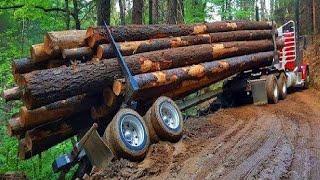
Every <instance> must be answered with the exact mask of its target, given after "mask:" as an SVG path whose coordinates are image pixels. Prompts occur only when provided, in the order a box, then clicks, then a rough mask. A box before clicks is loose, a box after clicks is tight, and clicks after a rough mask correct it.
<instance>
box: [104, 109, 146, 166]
mask: <svg viewBox="0 0 320 180" xmlns="http://www.w3.org/2000/svg"><path fill="white" fill-rule="evenodd" d="M104 136H105V139H106V141H107V143H108V144H109V145H110V146H111V150H113V152H114V153H115V155H116V156H117V157H118V158H119V157H123V158H127V159H130V160H133V161H136V160H142V159H143V158H144V156H145V155H146V152H147V150H148V147H149V144H150V140H149V132H148V129H147V126H146V124H145V122H144V121H143V118H142V117H141V116H140V115H139V114H138V113H137V112H135V111H133V110H131V109H127V108H124V109H120V111H118V113H117V114H116V115H115V116H114V118H113V119H112V121H111V123H110V124H109V125H108V127H107V129H106V131H105V135H104Z"/></svg>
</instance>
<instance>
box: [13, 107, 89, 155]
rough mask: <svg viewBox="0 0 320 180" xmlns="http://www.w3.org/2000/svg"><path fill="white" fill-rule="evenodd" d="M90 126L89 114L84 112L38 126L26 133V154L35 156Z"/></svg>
mask: <svg viewBox="0 0 320 180" xmlns="http://www.w3.org/2000/svg"><path fill="white" fill-rule="evenodd" d="M92 124H93V120H92V118H91V117H90V112H88V111H84V112H82V113H80V114H76V115H73V116H72V117H69V118H67V119H60V120H57V121H54V122H51V123H47V124H44V125H41V126H38V127H36V128H34V129H32V130H29V131H27V132H26V136H25V144H26V147H27V152H30V153H31V154H32V156H34V155H37V154H39V153H41V152H43V151H45V150H47V149H49V148H50V147H52V146H54V145H57V144H59V143H61V142H63V141H65V140H66V139H68V138H70V137H72V136H74V135H76V134H77V133H78V132H79V131H80V130H83V129H86V128H89V127H90V126H91V125H92ZM19 151H20V150H19Z"/></svg>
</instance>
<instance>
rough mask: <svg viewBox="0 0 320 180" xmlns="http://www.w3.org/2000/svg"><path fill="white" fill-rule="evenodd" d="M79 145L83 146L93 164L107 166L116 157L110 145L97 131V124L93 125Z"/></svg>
mask: <svg viewBox="0 0 320 180" xmlns="http://www.w3.org/2000/svg"><path fill="white" fill-rule="evenodd" d="M79 146H81V147H83V149H84V151H85V153H86V155H87V157H88V159H89V160H90V162H91V164H92V166H95V167H97V168H105V167H106V166H108V164H109V163H110V162H111V160H112V158H113V157H114V155H113V153H112V151H111V150H110V148H109V147H108V145H107V144H106V143H105V142H104V141H103V139H102V138H101V137H100V136H99V134H98V132H97V126H95V125H94V126H93V127H92V128H91V129H90V130H89V131H88V132H87V133H86V134H85V136H84V137H83V138H82V139H81V140H80V142H79Z"/></svg>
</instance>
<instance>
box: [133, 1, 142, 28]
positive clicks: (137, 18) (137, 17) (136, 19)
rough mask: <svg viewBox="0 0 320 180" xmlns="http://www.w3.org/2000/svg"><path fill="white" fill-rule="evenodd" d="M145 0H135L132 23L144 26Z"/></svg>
mask: <svg viewBox="0 0 320 180" xmlns="http://www.w3.org/2000/svg"><path fill="white" fill-rule="evenodd" d="M142 16H143V0H133V6H132V23H133V24H142Z"/></svg>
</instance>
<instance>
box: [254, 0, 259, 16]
mask: <svg viewBox="0 0 320 180" xmlns="http://www.w3.org/2000/svg"><path fill="white" fill-rule="evenodd" d="M255 11H256V21H260V16H259V7H258V0H256V2H255Z"/></svg>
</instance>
